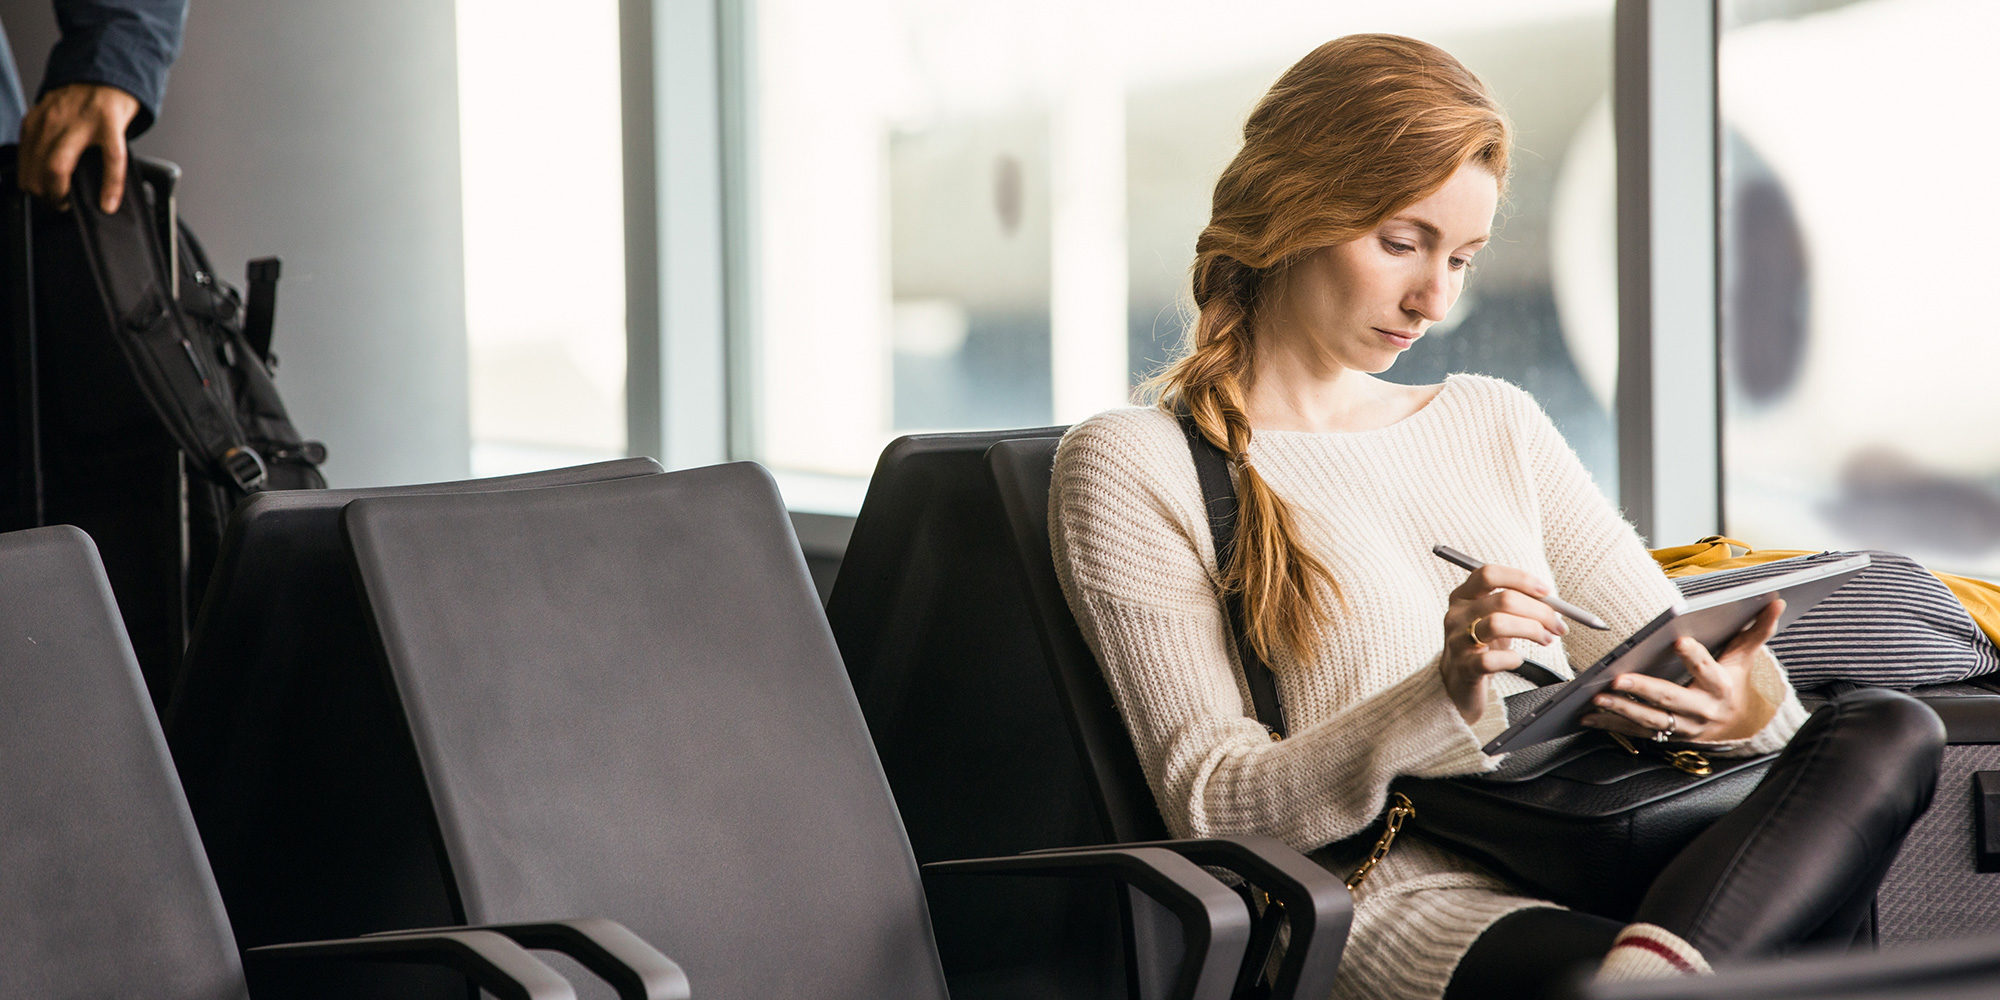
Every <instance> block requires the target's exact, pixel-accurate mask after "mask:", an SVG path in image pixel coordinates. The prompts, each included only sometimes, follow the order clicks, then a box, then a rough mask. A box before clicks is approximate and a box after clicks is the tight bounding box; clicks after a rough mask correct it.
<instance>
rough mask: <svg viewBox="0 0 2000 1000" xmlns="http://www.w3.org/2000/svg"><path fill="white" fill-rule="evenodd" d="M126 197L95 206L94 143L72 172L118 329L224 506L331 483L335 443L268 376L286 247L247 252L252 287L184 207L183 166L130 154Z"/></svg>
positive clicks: (78, 209)
mask: <svg viewBox="0 0 2000 1000" xmlns="http://www.w3.org/2000/svg"><path fill="white" fill-rule="evenodd" d="M132 162H133V165H134V166H135V167H136V169H134V170H131V171H128V172H127V175H126V182H125V185H126V190H125V201H124V204H126V205H129V206H131V207H132V208H133V209H143V210H134V211H121V212H119V213H117V214H115V215H105V214H104V213H103V212H102V211H100V210H99V209H98V207H97V206H98V193H99V191H100V190H101V189H102V184H103V165H102V162H101V160H100V159H99V158H98V157H97V155H96V151H95V150H92V151H90V152H89V153H88V154H86V156H85V158H84V161H83V162H82V163H79V164H78V166H77V170H76V174H75V176H74V178H73V179H72V180H71V188H72V193H71V199H70V200H71V202H72V214H74V215H75V217H76V222H77V227H78V231H79V232H80V233H81V235H82V239H83V245H84V249H85V259H86V260H87V261H89V263H90V265H91V267H92V268H93V269H94V271H95V277H96V279H97V290H98V293H99V295H100V297H101V298H102V300H103V304H104V310H105V316H106V319H107V322H108V324H109V328H110V329H111V331H112V335H113V339H114V340H115V341H116V342H117V344H118V346H119V349H120V350H121V351H122V352H123V354H124V355H125V358H126V360H127V361H128V362H130V364H131V366H132V373H133V375H134V376H135V377H136V378H137V380H138V383H139V388H140V390H141V391H142V392H143V393H144V394H145V397H146V400H147V402H149V403H150V404H152V407H153V409H154V410H155V411H156V412H157V413H158V414H159V417H160V420H161V422H162V424H164V426H165V427H166V430H167V433H168V434H169V435H171V436H172V437H173V439H174V442H175V443H176V444H178V445H179V446H180V449H181V451H182V453H183V454H185V455H186V456H187V458H188V460H189V463H190V466H191V468H193V469H194V470H195V471H196V472H198V473H200V474H201V475H202V476H203V477H204V478H206V479H208V480H209V481H210V482H211V483H213V484H215V485H216V486H218V487H220V488H221V489H223V490H224V491H225V493H227V494H229V497H228V502H227V503H225V504H224V509H227V508H228V507H229V506H233V505H234V502H235V501H236V500H240V499H242V498H243V497H244V496H246V495H248V494H250V493H254V492H257V491H259V490H265V489H324V488H325V487H326V480H325V479H324V478H322V477H321V476H320V472H319V465H320V463H321V462H323V461H325V460H326V447H325V446H324V445H322V444H320V443H319V442H317V441H307V440H305V439H304V438H303V437H302V436H301V435H300V434H299V431H298V428H296V427H294V426H293V425H292V420H291V417H290V416H289V415H288V414H286V412H285V404H284V402H283V401H282V400H280V399H279V398H278V390H277V387H276V386H275V385H273V384H272V382H271V378H272V376H273V375H274V374H276V372H277V358H276V357H275V356H274V355H273V354H272V353H271V321H272V315H273V312H274V307H275V305H276V295H277V281H278V267H279V265H278V259H277V258H275V257H263V258H259V259H257V260H253V261H251V262H250V266H249V276H250V297H249V300H248V302H247V304H246V302H245V300H244V298H243V295H242V294H241V293H240V292H238V291H237V290H236V289H235V288H234V287H233V286H231V285H229V284H228V283H226V282H224V281H223V280H221V279H220V278H219V277H217V276H216V274H215V269H214V267H213V266H211V265H210V264H209V261H208V254H207V253H206V252H205V251H204V250H203V249H202V246H201V242H200V241H199V240H197V239H195V236H194V232H193V231H192V230H190V229H189V228H188V226H187V224H186V223H185V222H182V221H180V220H179V219H178V218H177V213H176V211H175V205H174V194H173V192H174V187H175V184H176V183H177V182H178V180H179V178H180V168H179V167H176V166H174V165H173V164H171V163H166V162H164V161H160V160H149V159H145V158H143V157H133V160H132Z"/></svg>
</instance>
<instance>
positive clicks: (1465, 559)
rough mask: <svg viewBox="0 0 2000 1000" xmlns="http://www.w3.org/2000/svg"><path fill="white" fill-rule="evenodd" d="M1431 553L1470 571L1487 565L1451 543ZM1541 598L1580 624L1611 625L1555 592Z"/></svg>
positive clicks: (1597, 626)
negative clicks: (1556, 594)
mask: <svg viewBox="0 0 2000 1000" xmlns="http://www.w3.org/2000/svg"><path fill="white" fill-rule="evenodd" d="M1431 555H1434V556H1436V557H1438V558H1439V559H1442V560H1444V561H1445V562H1448V563H1450V564H1452V565H1453V566H1457V567H1459V568H1460V569H1463V570H1465V571H1466V572H1468V573H1469V572H1471V571H1473V570H1476V569H1478V568H1479V567H1481V566H1484V565H1486V564H1485V563H1483V562H1480V561H1479V560H1477V559H1474V558H1472V557H1471V556H1469V555H1466V554H1465V553H1463V552H1460V551H1458V550H1457V549H1454V548H1452V547H1451V546H1449V545H1433V546H1431ZM1541 600H1542V603H1543V604H1546V605H1548V606H1549V607H1552V608H1554V609H1556V611H1558V612H1560V613H1561V614H1562V615H1564V616H1565V617H1567V618H1569V619H1570V620H1571V621H1574V622H1576V623H1577V624H1578V625H1587V626H1589V627H1591V628H1595V629H1608V628H1610V627H1611V626H1609V625H1606V624H1604V619H1602V618H1599V617H1597V616H1596V615H1593V614H1591V613H1590V612H1588V611H1585V610H1583V609H1582V608H1579V607H1577V606H1576V605H1574V604H1571V603H1570V602H1568V601H1565V600H1563V599H1562V598H1560V597H1557V596H1555V595H1554V594H1550V595H1549V596H1547V597H1544V598H1542V599H1541Z"/></svg>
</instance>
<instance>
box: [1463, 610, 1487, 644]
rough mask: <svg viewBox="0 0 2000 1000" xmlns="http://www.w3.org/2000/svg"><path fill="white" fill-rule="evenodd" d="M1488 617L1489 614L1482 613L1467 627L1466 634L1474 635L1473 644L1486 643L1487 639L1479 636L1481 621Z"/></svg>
mask: <svg viewBox="0 0 2000 1000" xmlns="http://www.w3.org/2000/svg"><path fill="white" fill-rule="evenodd" d="M1487 617H1488V616H1487V615H1480V616H1479V617H1477V618H1474V619H1473V620H1472V624H1470V625H1467V626H1466V627H1465V634H1466V635H1469V636H1471V637H1472V644H1473V645H1475V646H1484V645H1486V640H1484V639H1481V638H1480V637H1479V623H1480V622H1483V621H1485V620H1486V619H1487Z"/></svg>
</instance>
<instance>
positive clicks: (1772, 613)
mask: <svg viewBox="0 0 2000 1000" xmlns="http://www.w3.org/2000/svg"><path fill="white" fill-rule="evenodd" d="M1784 613H1785V600H1784V598H1782V597H1776V598H1772V599H1771V603H1769V604H1766V605H1764V610H1762V611H1759V612H1757V617H1755V618H1753V619H1751V620H1750V624H1748V625H1745V626H1743V630H1742V631H1741V632H1738V633H1736V635H1735V636H1734V637H1733V638H1731V639H1730V640H1729V645H1727V646H1724V647H1723V648H1722V657H1723V658H1724V659H1727V658H1729V657H1731V656H1736V655H1739V654H1744V653H1752V652H1755V651H1756V650H1757V647H1759V646H1762V645H1763V644H1764V643H1766V642H1768V641H1770V638H1771V637H1772V636H1773V635H1776V634H1777V633H1778V618H1779V616H1781V615H1783V614H1784Z"/></svg>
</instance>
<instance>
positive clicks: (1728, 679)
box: [1581, 600, 1785, 743]
mask: <svg viewBox="0 0 2000 1000" xmlns="http://www.w3.org/2000/svg"><path fill="white" fill-rule="evenodd" d="M1784 610H1785V602H1784V601H1782V600H1774V601H1772V602H1771V603H1770V604H1768V605H1765V607H1764V610H1763V611H1762V612H1760V613H1759V614H1758V615H1757V617H1756V619H1754V620H1753V621H1751V622H1750V624H1748V625H1745V626H1744V627H1743V631H1741V632H1738V633H1736V637H1735V638H1733V639H1731V640H1730V641H1729V645H1728V646H1727V647H1725V648H1724V649H1723V651H1722V655H1721V656H1720V657H1714V656H1710V655H1709V652H1708V650H1707V649H1706V648H1704V647H1703V646H1702V644H1701V643H1699V642H1697V641H1695V640H1694V639H1691V638H1687V637H1682V638H1681V639H1680V640H1679V641H1678V642H1676V643H1675V644H1674V653H1675V655H1677V656H1679V657H1680V658H1681V661H1682V662H1683V663H1685V664H1687V668H1688V672H1689V674H1691V675H1692V678H1693V679H1692V680H1690V681H1689V682H1688V683H1687V684H1686V685H1685V686H1683V685H1680V684H1675V683H1674V682H1672V681H1669V680H1663V679H1661V678H1658V677H1652V676H1648V675H1646V674H1642V673H1629V674H1624V675H1622V676H1620V677H1619V678H1618V679H1617V680H1615V681H1613V682H1611V687H1610V689H1609V690H1607V691H1605V692H1603V693H1601V694H1599V695H1597V696H1596V698H1595V699H1593V700H1592V706H1593V708H1594V709H1595V711H1592V712H1590V713H1589V714H1587V715H1585V716H1584V717H1583V719H1582V720H1581V721H1582V723H1583V724H1584V725H1586V726H1594V727H1596V728H1598V729H1608V730H1610V731H1612V732H1615V733H1623V734H1625V735H1626V736H1635V737H1639V738H1642V739H1654V738H1656V737H1657V734H1659V733H1666V734H1667V738H1668V739H1672V740H1685V741H1688V742H1693V743H1722V742H1725V741H1728V740H1739V739H1743V738H1745V737H1749V736H1754V735H1756V734H1757V731H1758V730H1761V729H1763V728H1764V724H1765V723H1767V722H1770V721H1771V716H1772V715H1774V714H1776V712H1777V706H1775V705H1772V704H1770V703H1769V702H1767V701H1765V700H1764V699H1763V698H1762V697H1759V696H1758V694H1757V691H1756V689H1754V688H1753V687H1751V685H1750V667H1751V665H1752V664H1753V663H1754V662H1755V661H1756V657H1757V653H1758V651H1759V650H1761V649H1763V648H1764V642H1765V641H1766V640H1768V639H1770V638H1771V635H1772V634H1773V633H1775V632H1776V631H1777V630H1778V616H1779V615H1780V614H1783V613H1784Z"/></svg>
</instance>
